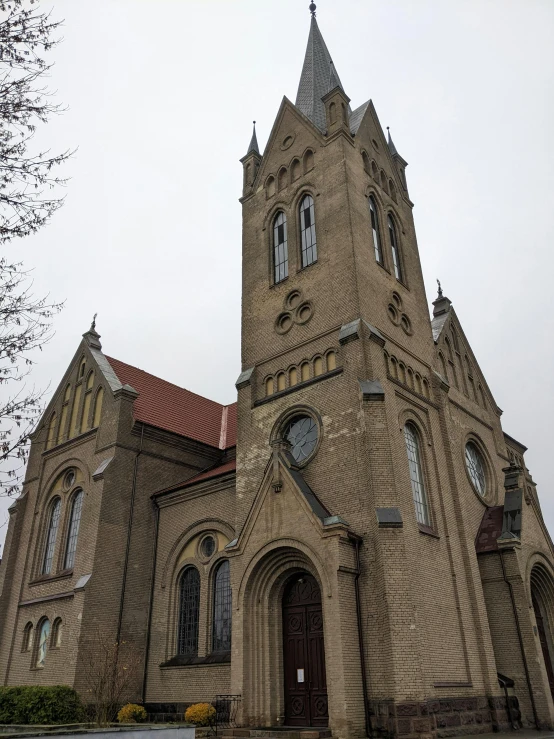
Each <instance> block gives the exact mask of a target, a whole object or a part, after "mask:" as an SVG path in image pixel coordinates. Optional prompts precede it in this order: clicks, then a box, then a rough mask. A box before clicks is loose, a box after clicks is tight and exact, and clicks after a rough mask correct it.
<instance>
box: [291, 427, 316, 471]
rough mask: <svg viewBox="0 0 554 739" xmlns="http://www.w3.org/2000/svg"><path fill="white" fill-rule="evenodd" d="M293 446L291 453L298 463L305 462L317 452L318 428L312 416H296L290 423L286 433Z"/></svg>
mask: <svg viewBox="0 0 554 739" xmlns="http://www.w3.org/2000/svg"><path fill="white" fill-rule="evenodd" d="M284 437H285V439H286V440H287V441H288V442H289V444H290V445H291V453H292V456H293V457H294V459H295V460H296V461H297V462H300V463H301V462H305V461H306V460H307V459H308V458H309V457H311V456H312V454H313V453H314V451H315V448H316V446H317V439H318V428H317V424H316V422H315V421H314V419H313V418H311V417H310V416H296V417H295V418H293V419H292V421H290V422H289V423H288V425H287V426H286V428H285V433H284Z"/></svg>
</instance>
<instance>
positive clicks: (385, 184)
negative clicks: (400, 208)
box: [381, 170, 389, 193]
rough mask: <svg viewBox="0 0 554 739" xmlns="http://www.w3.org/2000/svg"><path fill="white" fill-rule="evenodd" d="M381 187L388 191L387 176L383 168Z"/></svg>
mask: <svg viewBox="0 0 554 739" xmlns="http://www.w3.org/2000/svg"><path fill="white" fill-rule="evenodd" d="M381 187H382V188H383V190H384V191H385V192H386V193H388V191H389V189H388V187H387V177H386V175H385V173H384V172H383V170H381Z"/></svg>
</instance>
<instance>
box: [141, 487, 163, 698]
mask: <svg viewBox="0 0 554 739" xmlns="http://www.w3.org/2000/svg"><path fill="white" fill-rule="evenodd" d="M152 506H153V508H154V514H155V516H156V520H155V523H154V553H153V555H152V578H151V580H150V603H149V604H148V626H147V631H146V655H145V658H144V677H143V680H142V699H141V703H142V704H143V705H144V701H145V700H146V681H147V679H148V678H147V676H148V657H149V653H150V630H151V626H152V611H153V602H154V581H155V579H156V561H157V558H158V533H159V530H160V506H159V505H158V503H157V501H156V499H155V498H152Z"/></svg>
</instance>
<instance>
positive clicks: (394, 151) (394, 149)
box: [387, 126, 399, 156]
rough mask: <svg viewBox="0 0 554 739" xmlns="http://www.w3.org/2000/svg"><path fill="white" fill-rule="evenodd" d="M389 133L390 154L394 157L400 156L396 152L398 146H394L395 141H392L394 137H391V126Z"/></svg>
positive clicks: (388, 128)
mask: <svg viewBox="0 0 554 739" xmlns="http://www.w3.org/2000/svg"><path fill="white" fill-rule="evenodd" d="M387 131H388V134H389V150H390V153H391V154H392V155H393V156H394V155H395V154H396V155H397V156H399V154H398V152H397V151H396V146H395V145H394V141H393V140H392V137H391V135H390V126H387Z"/></svg>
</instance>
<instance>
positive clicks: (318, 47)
mask: <svg viewBox="0 0 554 739" xmlns="http://www.w3.org/2000/svg"><path fill="white" fill-rule="evenodd" d="M315 11H316V6H315V3H312V4H311V5H310V12H311V14H312V20H311V26H310V35H309V37H308V46H307V48H306V56H305V58H304V66H303V67H302V75H301V77H300V84H299V85H298V94H297V95H296V107H297V108H299V109H300V110H301V111H302V113H304V115H305V116H307V117H308V118H309V119H310V120H311V121H312V123H313V124H314V125H316V126H317V127H318V128H319V130H320V131H325V130H326V129H327V118H326V115H325V105H324V104H323V102H322V100H321V98H322V97H323V96H324V95H326V94H327V93H328V92H329V84H330V74H331V75H332V76H333V88H334V87H337V86H338V87H340V88H341V90H343V92H344V88H343V86H342V83H341V81H340V77H339V75H338V72H337V69H336V67H335V65H334V64H332V61H331V54H330V53H329V49H328V48H327V45H326V43H325V41H324V40H323V36H322V35H321V31H320V30H319V26H318V25H317V20H316V17H315ZM331 65H332V71H331V72H330V69H331ZM351 113H352V110H351V109H350V106H348V115H349V116H350V115H351Z"/></svg>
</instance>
